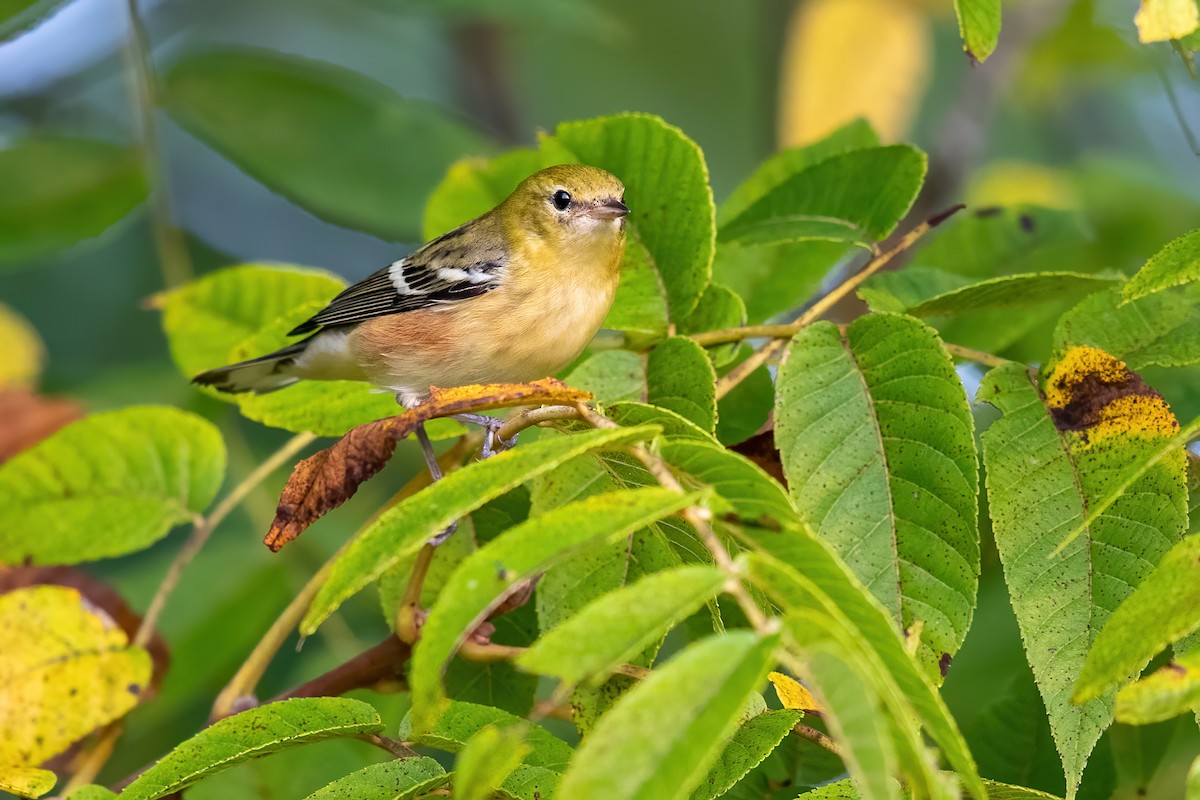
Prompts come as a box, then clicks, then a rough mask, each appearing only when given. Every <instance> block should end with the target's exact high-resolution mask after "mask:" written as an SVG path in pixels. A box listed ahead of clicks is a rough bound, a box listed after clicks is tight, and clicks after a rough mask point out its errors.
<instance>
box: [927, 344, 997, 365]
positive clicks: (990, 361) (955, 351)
mask: <svg viewBox="0 0 1200 800" xmlns="http://www.w3.org/2000/svg"><path fill="white" fill-rule="evenodd" d="M942 347H943V348H944V349H945V351H946V352H947V353H949V354H950V355H952V356H955V357H956V358H965V359H966V360H967V361H974V362H975V363H977V364H983V365H984V366H987V367H1002V366H1004V365H1005V364H1007V363H1009V361H1010V359H1007V358H1004V357H1002V356H998V355H995V354H993V353H988V352H985V351H983V350H976V349H975V348H973V347H963V346H962V345H961V344H953V343H951V342H942Z"/></svg>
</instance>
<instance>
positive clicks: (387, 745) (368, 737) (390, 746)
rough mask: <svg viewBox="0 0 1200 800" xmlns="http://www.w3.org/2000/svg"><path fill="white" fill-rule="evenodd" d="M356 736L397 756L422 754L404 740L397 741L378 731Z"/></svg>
mask: <svg viewBox="0 0 1200 800" xmlns="http://www.w3.org/2000/svg"><path fill="white" fill-rule="evenodd" d="M356 738H357V739H360V740H362V741H364V742H366V743H367V744H370V745H374V746H375V747H378V748H379V749H380V750H383V751H384V752H386V753H391V754H392V756H394V757H395V758H416V757H417V756H419V755H420V753H418V752H417V751H416V750H413V749H412V748H411V747H409V746H408V745H406V744H405V743H404V742H399V741H396V740H395V739H393V738H391V737H390V736H383V735H381V734H378V733H364V734H363V735H362V736H358V737H356Z"/></svg>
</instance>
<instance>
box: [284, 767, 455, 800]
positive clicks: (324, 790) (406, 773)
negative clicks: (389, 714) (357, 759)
mask: <svg viewBox="0 0 1200 800" xmlns="http://www.w3.org/2000/svg"><path fill="white" fill-rule="evenodd" d="M448 780H450V776H449V775H447V774H446V770H444V769H442V766H441V764H439V763H438V762H436V761H434V760H433V759H432V758H426V757H424V756H421V757H418V758H398V759H394V760H392V761H384V762H382V763H380V764H372V765H370V766H369V767H364V768H362V769H360V770H357V771H356V772H351V773H350V774H349V775H346V776H345V777H343V778H338V779H337V780H336V781H333V782H332V783H329V784H326V785H325V786H322V787H321V788H320V789H317V790H316V791H315V792H313V793H312V794H310V795H309V796H308V797H307V798H305V800H361V798H367V797H370V798H373V800H410V798H414V797H418V796H420V795H424V794H426V793H428V792H431V791H433V790H434V789H437V788H439V787H441V786H443V785H444V784H445V783H446V782H447V781H448Z"/></svg>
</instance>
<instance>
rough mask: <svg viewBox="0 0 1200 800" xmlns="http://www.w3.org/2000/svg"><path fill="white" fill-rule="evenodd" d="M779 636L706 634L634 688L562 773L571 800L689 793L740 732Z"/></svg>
mask: <svg viewBox="0 0 1200 800" xmlns="http://www.w3.org/2000/svg"><path fill="white" fill-rule="evenodd" d="M776 644H777V638H776V637H767V638H759V637H758V636H756V635H755V634H754V633H752V632H750V631H736V632H733V633H729V634H727V635H725V636H714V637H710V638H708V639H704V640H702V641H700V642H698V643H696V644H693V645H691V646H690V647H688V648H686V649H685V650H683V651H682V652H681V653H679V654H678V655H677V656H675V657H674V658H673V659H672V660H671V661H670V662H669V663H668V664H667V665H666V666H665V667H663V668H661V669H657V670H655V671H654V673H653V674H652V675H651V676H650V677H649V678H647V679H646V680H644V681H642V682H641V683H639V684H638V685H636V686H634V687H633V688H632V689H631V690H630V691H629V692H628V693H627V694H625V695H624V696H623V697H622V698H621V699H620V700H618V701H617V703H616V705H614V706H613V708H612V710H611V711H609V712H608V713H607V714H605V715H604V716H603V717H601V719H600V722H599V723H598V724H597V725H596V727H595V729H594V730H593V731H592V732H591V733H590V734H589V735H588V738H586V739H584V741H583V744H582V745H580V748H579V751H578V752H577V753H576V755H575V758H574V759H573V760H572V761H571V765H570V766H569V767H568V768H567V772H566V774H564V775H563V778H562V783H561V784H560V786H559V795H560V796H562V797H570V798H580V799H581V800H582V799H583V798H613V797H620V798H624V799H625V800H640V799H642V798H646V799H647V800H648V799H649V798H653V799H654V800H672V798H681V797H688V796H690V794H691V793H692V791H693V790H694V789H695V788H696V787H697V786H698V785H699V784H700V782H701V781H703V780H704V776H705V775H706V774H707V772H708V770H709V769H710V768H711V767H712V765H713V764H714V763H716V760H717V759H718V758H719V757H720V754H721V745H722V744H723V743H724V741H725V740H726V738H728V737H729V735H730V734H732V733H733V731H734V730H735V728H736V726H737V723H738V715H739V713H740V711H741V709H742V707H743V705H744V704H745V702H746V697H747V695H749V694H750V692H751V691H753V690H754V689H756V688H757V687H758V686H759V684H761V683H762V681H763V678H764V677H765V676H766V673H767V669H768V667H769V666H770V665H771V662H772V658H771V653H772V650H773V649H774V647H775V645H776Z"/></svg>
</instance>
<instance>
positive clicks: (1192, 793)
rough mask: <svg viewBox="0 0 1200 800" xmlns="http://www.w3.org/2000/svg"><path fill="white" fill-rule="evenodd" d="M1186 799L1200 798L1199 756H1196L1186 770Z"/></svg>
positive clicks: (1199, 799) (1198, 799) (1195, 799)
mask: <svg viewBox="0 0 1200 800" xmlns="http://www.w3.org/2000/svg"><path fill="white" fill-rule="evenodd" d="M1187 800H1200V756H1196V760H1195V761H1193V762H1192V766H1191V768H1190V769H1189V770H1188V774H1187Z"/></svg>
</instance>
